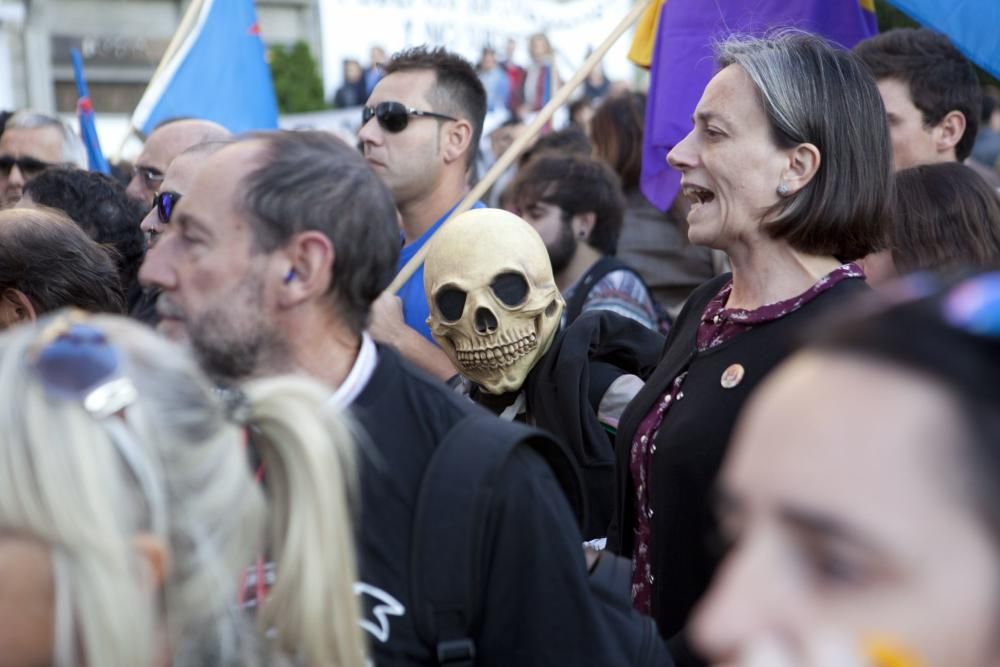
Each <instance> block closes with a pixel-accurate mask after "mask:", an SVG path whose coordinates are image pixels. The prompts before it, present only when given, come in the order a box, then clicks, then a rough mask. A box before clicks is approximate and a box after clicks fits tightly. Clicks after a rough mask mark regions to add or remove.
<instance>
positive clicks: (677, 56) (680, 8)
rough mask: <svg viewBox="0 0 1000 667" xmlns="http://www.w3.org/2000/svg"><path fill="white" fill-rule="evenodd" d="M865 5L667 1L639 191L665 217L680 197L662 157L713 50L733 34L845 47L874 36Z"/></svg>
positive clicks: (679, 130) (685, 125)
mask: <svg viewBox="0 0 1000 667" xmlns="http://www.w3.org/2000/svg"><path fill="white" fill-rule="evenodd" d="M871 6H872V3H871V0H667V1H666V2H665V3H664V5H663V9H662V14H661V15H660V23H659V32H658V34H657V37H656V46H655V47H654V50H653V61H652V64H651V66H650V75H649V98H648V100H647V102H646V130H645V135H644V139H643V154H642V178H641V185H642V192H643V194H644V195H646V198H647V199H649V201H650V202H652V203H653V204H654V205H655V206H656V207H657V208H659V209H660V210H661V211H666V210H667V209H668V208H669V207H670V204H671V203H672V202H673V200H674V197H676V196H677V193H678V191H679V190H680V180H681V178H680V176H681V175H680V173H679V172H677V171H675V170H674V169H673V168H671V167H670V166H669V165H668V164H667V153H668V152H670V149H671V148H673V147H674V145H676V144H677V143H678V142H680V140H681V139H683V138H684V137H685V136H686V135H687V133H688V132H689V131H690V130H691V115H692V114H693V113H694V108H695V107H696V106H697V105H698V100H700V99H701V94H702V92H703V91H704V90H705V86H706V85H707V84H708V82H709V80H710V79H711V78H712V76H714V74H715V72H716V64H715V58H714V56H713V53H712V44H713V43H715V42H716V41H718V40H719V39H722V38H724V37H726V36H727V35H730V34H734V33H742V34H751V35H762V34H764V33H766V32H767V31H769V30H774V29H776V28H783V27H788V28H796V29H799V30H805V31H808V32H812V33H816V34H818V35H822V36H823V37H826V38H827V39H829V40H831V41H833V42H835V43H837V44H840V45H841V46H843V47H845V48H851V47H853V46H854V45H855V44H857V43H858V42H860V41H861V40H863V39H865V38H867V37H871V36H872V35H874V34H876V33H877V32H878V29H877V27H876V24H875V14H874V12H873V11H870V9H869V8H870V7H871Z"/></svg>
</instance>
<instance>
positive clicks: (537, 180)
mask: <svg viewBox="0 0 1000 667" xmlns="http://www.w3.org/2000/svg"><path fill="white" fill-rule="evenodd" d="M511 189H512V197H513V201H514V202H515V204H516V206H517V208H518V212H519V213H520V215H521V217H522V218H524V219H525V220H526V221H527V222H528V223H529V224H530V225H531V226H532V227H534V228H535V231H537V232H538V233H539V235H540V236H541V237H542V241H543V242H544V243H545V249H546V250H548V253H549V260H550V261H551V262H552V271H553V273H554V274H555V278H556V285H557V286H558V287H559V291H560V292H561V293H562V295H563V298H564V299H566V311H565V321H566V324H567V325H568V324H570V323H572V322H573V320H575V319H576V318H577V317H578V316H579V315H580V314H581V313H583V312H585V311H588V310H610V311H613V312H616V313H618V314H619V315H623V316H625V317H628V318H630V319H633V320H635V321H637V322H639V323H640V324H642V325H643V326H645V327H647V328H649V329H656V328H657V313H656V306H655V305H654V303H653V298H652V297H651V296H650V294H649V289H648V288H647V287H646V284H645V283H644V282H643V281H642V278H640V277H639V274H637V273H636V272H635V271H634V270H633V269H631V268H629V267H628V266H626V265H625V264H623V263H622V262H620V261H618V260H616V259H615V258H614V254H615V246H616V245H617V243H618V233H619V232H620V231H621V227H622V219H623V217H624V214H625V196H624V195H623V194H622V191H621V186H620V185H619V183H618V177H617V176H616V175H615V174H614V172H612V171H611V169H610V167H608V166H607V165H605V164H604V163H603V162H600V161H598V160H595V159H593V158H589V157H582V156H579V155H559V154H554V155H553V154H545V153H543V154H541V155H539V156H537V157H536V158H535V159H534V160H532V161H530V162H529V163H528V164H527V165H526V166H525V167H523V168H522V169H521V171H520V173H519V174H518V176H517V179H516V180H515V181H514V183H513V185H512V186H511Z"/></svg>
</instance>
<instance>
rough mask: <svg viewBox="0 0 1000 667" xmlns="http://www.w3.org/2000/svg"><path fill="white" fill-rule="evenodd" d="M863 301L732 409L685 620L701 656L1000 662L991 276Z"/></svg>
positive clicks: (999, 347) (999, 488) (996, 287)
mask: <svg viewBox="0 0 1000 667" xmlns="http://www.w3.org/2000/svg"><path fill="white" fill-rule="evenodd" d="M880 302H882V303H880ZM858 311H859V312H858V314H857V315H856V316H854V317H850V318H847V319H842V320H841V321H839V322H828V323H827V324H826V325H824V326H821V327H817V328H816V330H815V331H813V332H812V333H811V335H809V336H808V337H807V338H804V339H803V341H804V342H805V347H804V348H803V349H802V350H801V351H799V352H797V353H796V354H795V355H794V356H792V357H791V358H790V359H789V360H788V361H786V362H785V363H783V364H782V365H781V366H780V367H779V368H778V369H777V370H776V371H775V372H774V373H773V374H772V375H771V377H769V378H768V380H767V381H766V382H765V383H764V385H763V386H761V387H760V389H759V390H758V392H757V393H756V394H755V395H754V396H753V397H752V398H751V399H750V401H749V403H748V405H747V409H746V410H745V412H744V414H743V415H742V416H741V417H740V422H739V426H738V428H737V429H736V433H735V436H734V441H733V445H732V451H731V453H730V454H729V456H728V457H727V459H726V462H725V465H724V466H723V470H722V474H721V484H720V491H719V501H718V503H717V512H718V515H719V524H720V527H721V533H722V534H721V541H722V543H724V544H726V545H727V549H726V552H727V555H726V557H725V559H724V560H723V563H722V565H721V566H720V568H719V570H718V573H717V575H716V577H715V580H714V582H713V583H712V587H711V590H710V591H709V593H708V594H707V595H706V596H705V598H704V600H703V601H702V603H701V605H700V609H699V612H698V613H697V615H696V620H695V623H694V633H693V634H694V637H695V639H696V640H697V643H698V645H699V646H700V647H701V648H702V649H703V651H704V653H705V654H706V655H707V656H709V657H710V658H711V659H712V661H713V664H725V665H734V666H737V667H744V666H748V665H769V666H775V667H777V666H779V665H781V666H784V665H788V666H791V665H796V666H797V667H863V666H867V665H873V664H877V665H885V666H888V665H900V666H903V665H911V666H914V667H916V666H918V665H919V666H922V667H988V666H989V665H996V664H1000V644H998V642H997V627H998V623H1000V393H998V391H997V382H996V378H997V375H998V374H1000V329H998V327H997V322H1000V275H997V274H996V273H993V274H984V275H980V276H976V277H973V278H970V279H967V280H964V281H963V282H961V283H959V284H957V285H950V286H946V288H945V289H943V290H941V289H939V288H938V287H937V286H935V285H934V281H930V280H929V278H928V277H927V276H915V277H913V278H909V279H904V281H903V282H901V283H896V284H895V285H894V287H893V288H892V291H891V294H889V295H887V298H886V299H878V300H876V301H875V303H871V302H867V303H865V304H864V305H861V306H859V308H858ZM915 332H918V333H917V335H915ZM765 656H770V657H769V658H766V657H765Z"/></svg>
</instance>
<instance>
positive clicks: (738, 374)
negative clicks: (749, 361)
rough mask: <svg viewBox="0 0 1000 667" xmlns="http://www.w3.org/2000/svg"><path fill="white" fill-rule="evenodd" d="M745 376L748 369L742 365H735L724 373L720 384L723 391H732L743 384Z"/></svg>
mask: <svg viewBox="0 0 1000 667" xmlns="http://www.w3.org/2000/svg"><path fill="white" fill-rule="evenodd" d="M745 374H746V369H745V368H743V366H742V365H740V364H733V365H732V366H730V367H729V368H727V369H726V370H725V372H723V374H722V379H721V380H720V381H719V382H720V383H721V384H722V388H723V389H732V388H733V387H735V386H737V385H738V384H739V383H740V382H743V376H744V375H745Z"/></svg>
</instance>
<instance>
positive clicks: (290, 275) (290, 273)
mask: <svg viewBox="0 0 1000 667" xmlns="http://www.w3.org/2000/svg"><path fill="white" fill-rule="evenodd" d="M293 280H295V269H294V268H291V269H288V275H287V276H285V280H284V283H285V284H286V285H287V284H288V283H290V282H292V281H293Z"/></svg>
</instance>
